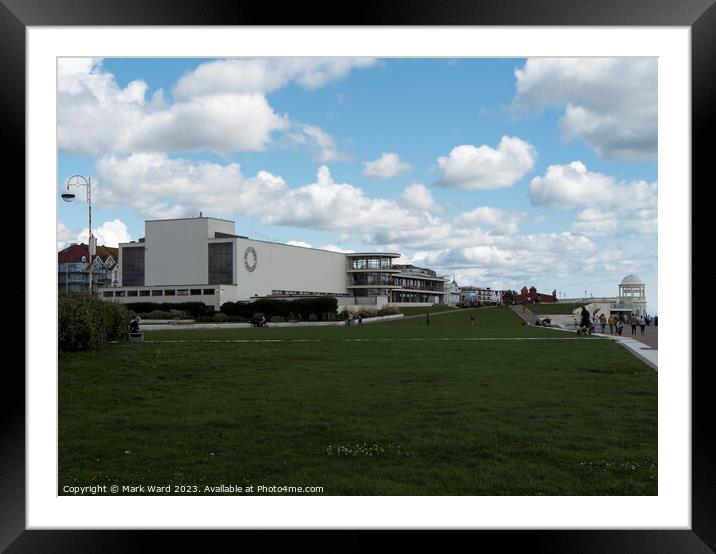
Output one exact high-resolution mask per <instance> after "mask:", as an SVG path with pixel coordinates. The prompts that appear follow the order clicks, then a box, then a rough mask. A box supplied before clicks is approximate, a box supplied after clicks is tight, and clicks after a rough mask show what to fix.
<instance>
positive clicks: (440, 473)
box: [59, 308, 657, 495]
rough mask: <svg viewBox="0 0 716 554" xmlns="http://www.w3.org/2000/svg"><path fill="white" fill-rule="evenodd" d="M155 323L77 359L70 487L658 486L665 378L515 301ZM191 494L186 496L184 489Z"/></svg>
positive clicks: (490, 489) (345, 491)
mask: <svg viewBox="0 0 716 554" xmlns="http://www.w3.org/2000/svg"><path fill="white" fill-rule="evenodd" d="M470 312H471V311H469V310H460V311H459V312H456V313H454V314H444V315H440V316H439V317H435V318H434V319H432V322H431V325H430V327H428V326H426V324H425V322H424V320H423V319H422V318H415V319H407V320H402V321H401V320H398V321H394V322H386V323H380V324H371V325H364V326H361V327H358V326H353V327H346V326H341V327H313V328H282V329H279V328H267V329H234V330H231V329H220V330H207V331H200V330H195V331H186V332H183V331H166V332H163V331H153V332H147V333H146V336H145V340H146V342H144V343H122V344H116V345H110V346H108V347H107V348H106V349H104V350H102V351H99V352H95V353H77V354H61V355H60V358H59V406H60V413H59V494H64V493H63V487H64V486H65V485H90V484H97V483H101V484H108V485H111V484H117V485H120V486H121V485H123V484H155V485H172V486H174V485H189V486H197V487H198V492H199V493H200V494H210V493H206V492H204V489H203V487H204V486H206V485H209V486H218V485H220V484H227V485H228V484H233V485H243V486H247V485H262V484H263V485H269V486H270V485H277V486H282V485H289V486H320V487H323V492H322V494H326V495H655V494H657V378H656V377H657V376H656V373H655V372H654V371H653V370H652V369H650V368H649V367H648V366H646V365H645V364H643V363H642V362H640V361H639V360H637V359H636V358H634V357H633V356H632V355H631V354H629V353H628V352H626V351H625V350H624V349H622V348H621V347H619V346H618V345H616V344H615V343H614V342H612V341H610V340H607V339H600V338H588V337H577V336H576V335H574V334H569V333H561V332H558V331H553V330H552V331H551V330H548V329H540V328H534V327H526V326H523V325H522V324H521V321H520V320H519V318H518V317H517V316H516V315H515V314H513V313H512V312H511V311H510V310H507V309H495V308H488V309H480V310H475V311H472V313H474V314H475V316H476V324H475V326H474V327H472V326H470V324H469V314H470ZM172 494H173V492H172Z"/></svg>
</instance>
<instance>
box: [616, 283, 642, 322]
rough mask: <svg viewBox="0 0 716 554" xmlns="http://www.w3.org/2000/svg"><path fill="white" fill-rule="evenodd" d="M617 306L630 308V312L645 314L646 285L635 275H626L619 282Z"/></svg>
mask: <svg viewBox="0 0 716 554" xmlns="http://www.w3.org/2000/svg"><path fill="white" fill-rule="evenodd" d="M618 306H619V307H620V308H622V310H623V311H626V309H627V308H631V313H633V314H636V315H646V285H645V284H644V281H642V280H641V279H640V278H639V277H637V276H636V275H627V276H626V277H624V279H622V282H621V283H619V303H618Z"/></svg>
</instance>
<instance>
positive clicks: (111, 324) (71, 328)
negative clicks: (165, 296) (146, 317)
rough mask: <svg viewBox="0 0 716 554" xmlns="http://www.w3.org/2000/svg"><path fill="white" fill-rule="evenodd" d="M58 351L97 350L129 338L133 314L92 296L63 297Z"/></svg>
mask: <svg viewBox="0 0 716 554" xmlns="http://www.w3.org/2000/svg"><path fill="white" fill-rule="evenodd" d="M57 307H58V314H57V315H58V317H57V320H58V321H57V332H58V348H59V349H60V351H63V352H75V351H78V350H96V349H97V348H99V347H100V346H102V345H103V344H105V343H107V342H108V341H114V340H121V339H122V338H124V337H126V333H127V326H128V325H129V320H130V313H129V310H127V308H126V307H125V306H123V305H121V304H114V303H111V302H103V301H102V300H101V299H100V298H99V297H97V296H96V295H94V294H89V293H71V294H61V295H60V296H59V300H58V306H57Z"/></svg>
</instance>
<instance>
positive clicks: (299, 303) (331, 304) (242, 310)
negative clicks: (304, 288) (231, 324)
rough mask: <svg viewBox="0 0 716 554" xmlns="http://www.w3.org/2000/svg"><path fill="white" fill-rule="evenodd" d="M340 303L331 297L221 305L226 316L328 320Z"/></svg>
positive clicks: (275, 299)
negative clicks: (312, 315)
mask: <svg viewBox="0 0 716 554" xmlns="http://www.w3.org/2000/svg"><path fill="white" fill-rule="evenodd" d="M337 308H338V302H337V301H336V299H335V298H332V297H329V296H319V297H315V298H314V297H310V298H297V299H295V300H282V299H278V298H260V299H258V300H256V301H254V302H225V303H224V304H222V305H221V312H222V313H225V314H226V315H236V316H241V317H247V318H248V317H251V316H252V315H254V314H255V313H263V314H266V317H268V318H269V319H270V318H274V317H276V316H279V317H282V318H286V319H298V320H301V319H308V318H309V317H310V315H311V314H315V315H316V317H317V318H318V319H319V320H322V321H323V320H327V319H329V318H331V317H332V316H333V314H335V312H336V309H337Z"/></svg>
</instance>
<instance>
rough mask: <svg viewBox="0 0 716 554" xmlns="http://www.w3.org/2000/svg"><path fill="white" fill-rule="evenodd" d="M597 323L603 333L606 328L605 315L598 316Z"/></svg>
mask: <svg viewBox="0 0 716 554" xmlns="http://www.w3.org/2000/svg"><path fill="white" fill-rule="evenodd" d="M599 325H601V326H602V334H604V333H605V332H606V330H607V316H605V315H604V314H602V315H600V316H599Z"/></svg>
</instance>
